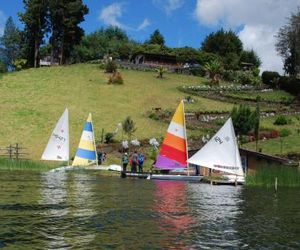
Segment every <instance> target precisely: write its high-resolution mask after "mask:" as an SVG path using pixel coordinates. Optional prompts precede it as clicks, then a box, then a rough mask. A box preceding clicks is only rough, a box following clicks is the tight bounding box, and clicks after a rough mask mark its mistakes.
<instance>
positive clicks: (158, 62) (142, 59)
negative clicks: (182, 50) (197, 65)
mask: <svg viewBox="0 0 300 250" xmlns="http://www.w3.org/2000/svg"><path fill="white" fill-rule="evenodd" d="M130 62H131V63H133V64H136V65H141V66H145V67H150V68H157V67H159V66H163V67H164V68H166V69H168V70H170V71H178V70H181V69H182V68H183V67H182V65H180V64H179V63H178V62H177V58H176V56H173V55H163V54H156V53H146V52H144V53H137V54H135V55H133V56H132V58H131V60H130Z"/></svg>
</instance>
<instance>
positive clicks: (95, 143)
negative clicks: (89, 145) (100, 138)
mask: <svg viewBox="0 0 300 250" xmlns="http://www.w3.org/2000/svg"><path fill="white" fill-rule="evenodd" d="M91 124H92V130H93V139H94V147H95V153H96V166H97V167H98V154H97V148H96V142H95V131H94V124H93V121H92V114H91Z"/></svg>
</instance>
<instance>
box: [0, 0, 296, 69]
mask: <svg viewBox="0 0 300 250" xmlns="http://www.w3.org/2000/svg"><path fill="white" fill-rule="evenodd" d="M83 1H84V3H85V4H86V5H87V6H88V8H89V14H88V15H86V16H85V21H84V22H83V23H82V24H81V27H82V28H83V29H84V30H85V32H86V33H90V32H93V31H95V30H97V29H99V28H101V27H107V26H109V25H114V26H118V27H120V28H122V29H124V30H125V31H126V32H127V34H128V35H129V36H130V38H132V39H134V40H137V41H140V42H143V41H145V40H146V39H148V38H149V36H150V34H151V33H152V32H153V31H154V30H155V29H159V30H160V32H161V33H162V34H163V36H164V37H165V41H166V45H167V46H171V47H182V46H191V47H194V48H200V47H201V43H202V41H203V40H204V39H205V37H206V36H207V35H208V34H209V33H211V32H215V31H217V30H219V29H220V28H224V29H225V30H229V29H231V30H233V31H235V32H236V34H237V35H238V36H239V38H240V39H241V40H242V42H243V44H244V49H254V50H255V51H256V52H257V54H258V55H259V57H260V58H261V60H262V66H261V70H275V71H279V72H281V73H282V60H281V58H280V57H279V56H278V55H277V53H276V51H275V46H274V44H275V41H276V38H275V36H274V35H275V34H276V33H277V31H278V29H279V28H280V27H281V26H283V25H284V24H285V23H286V22H287V17H289V16H290V15H291V13H292V12H296V10H297V7H300V0H120V1H119V0H83ZM22 2H23V1H22V0H0V34H2V33H3V28H4V25H5V21H6V19H7V18H8V17H9V16H12V17H13V19H14V22H15V23H16V24H17V26H19V27H20V28H22V24H21V23H20V21H19V20H18V15H17V13H18V12H22V11H23V3H22Z"/></svg>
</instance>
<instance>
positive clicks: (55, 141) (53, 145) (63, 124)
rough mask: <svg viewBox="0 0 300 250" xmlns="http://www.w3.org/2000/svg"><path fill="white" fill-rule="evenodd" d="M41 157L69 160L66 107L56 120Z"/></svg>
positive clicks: (51, 159) (50, 159) (49, 159)
mask: <svg viewBox="0 0 300 250" xmlns="http://www.w3.org/2000/svg"><path fill="white" fill-rule="evenodd" d="M41 159H42V160H48V161H69V112H68V109H66V110H65V111H64V113H63V114H62V116H61V117H60V119H59V120H58V122H57V124H56V126H55V128H54V130H53V132H52V134H51V136H50V138H49V141H48V144H47V146H46V148H45V151H44V153H43V155H42V158H41Z"/></svg>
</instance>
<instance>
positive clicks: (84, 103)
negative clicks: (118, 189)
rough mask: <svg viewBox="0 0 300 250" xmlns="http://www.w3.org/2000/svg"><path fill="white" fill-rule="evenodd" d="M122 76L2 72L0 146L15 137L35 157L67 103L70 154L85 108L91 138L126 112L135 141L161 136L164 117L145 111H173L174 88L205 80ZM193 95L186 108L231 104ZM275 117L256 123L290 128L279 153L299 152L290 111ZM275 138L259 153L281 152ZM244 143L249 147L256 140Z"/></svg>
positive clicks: (94, 69) (66, 70) (80, 68)
mask: <svg viewBox="0 0 300 250" xmlns="http://www.w3.org/2000/svg"><path fill="white" fill-rule="evenodd" d="M122 75H123V78H124V81H125V84H124V85H108V84H107V80H108V75H107V74H105V73H104V72H103V70H100V69H99V68H98V66H97V65H93V64H77V65H71V66H64V67H51V68H39V69H28V70H24V71H21V72H13V73H8V74H5V75H3V76H2V78H1V79H0V115H1V119H0V126H1V130H0V147H6V146H7V145H9V144H14V143H16V142H18V143H20V144H21V145H22V146H24V147H26V148H27V152H28V153H29V156H28V158H31V159H34V160H37V159H40V156H41V154H42V152H43V150H44V148H45V145H46V144H47V141H48V138H49V136H50V134H51V132H52V130H53V128H54V126H55V124H56V122H57V121H58V119H59V117H60V116H61V114H62V112H63V111H64V109H65V107H68V108H69V114H70V143H71V150H70V153H71V156H73V155H74V154H75V150H76V148H77V145H78V142H79V138H80V135H81V132H82V128H83V125H84V122H85V120H86V118H87V116H88V113H89V112H91V113H92V115H93V122H94V128H95V134H96V139H97V138H98V139H99V138H100V136H101V131H102V129H104V130H105V133H106V132H113V131H114V130H115V129H116V127H117V125H118V123H120V122H122V121H123V120H124V119H125V118H126V117H127V116H131V117H132V119H133V120H134V122H135V123H136V127H137V131H136V132H135V137H136V138H138V139H139V140H141V139H145V138H151V137H156V138H161V137H162V136H164V134H165V132H166V129H167V126H168V122H167V121H166V120H168V119H166V120H165V122H162V121H155V120H153V119H150V118H148V115H149V112H150V111H151V110H152V109H153V108H158V107H159V108H162V109H163V110H165V109H167V110H169V111H171V112H173V111H174V110H175V108H176V107H177V105H178V103H179V101H180V100H181V99H182V98H184V97H186V96H188V95H189V94H186V93H183V92H182V91H179V90H178V87H179V86H183V85H185V86H191V85H198V84H202V83H204V82H205V81H207V80H206V79H203V78H200V77H194V76H187V75H181V74H165V78H164V79H158V78H156V73H155V72H141V71H129V70H123V71H122ZM278 94H280V96H282V95H283V94H282V93H280V92H278V91H277V92H274V93H273V94H272V95H278ZM284 94H285V93H284ZM285 95H286V94H285ZM284 97H285V96H284ZM272 98H273V97H272ZM193 99H194V100H195V103H192V104H187V105H186V109H187V112H189V111H230V110H231V109H232V107H233V105H234V104H233V103H230V102H226V101H217V100H214V99H208V98H203V97H200V96H197V95H193ZM237 103H238V102H237ZM254 105H255V103H254ZM253 107H254V106H253ZM263 108H264V107H262V109H263ZM275 119H276V117H272V118H264V119H262V120H261V127H262V128H264V129H266V128H268V129H276V130H280V129H281V128H288V129H290V131H291V132H292V134H291V135H290V136H288V137H287V138H285V139H284V142H283V152H282V153H288V152H296V153H297V152H298V153H299V152H300V145H299V139H300V137H299V136H300V135H299V133H298V128H299V120H297V119H296V117H295V116H291V117H290V120H291V123H290V125H285V126H283V127H282V126H276V125H274V124H273V122H274V120H275ZM187 122H188V123H189V121H187ZM189 124H190V123H189ZM189 124H188V125H189ZM215 124H216V122H215ZM217 124H218V123H217ZM208 125H210V124H208ZM218 126H219V124H218V125H217V126H216V125H215V127H216V128H217V127H218ZM205 133H207V132H206V130H205V128H204V127H201V126H200V127H199V126H198V127H197V129H191V130H189V131H188V137H189V138H191V137H195V136H196V137H201V136H202V135H203V134H205ZM121 137H122V135H121V132H119V133H118V134H117V139H118V140H121ZM280 143H281V142H280V140H279V139H272V140H267V141H260V142H259V147H260V148H262V149H263V152H268V153H271V154H272V153H273V154H278V153H281V152H280ZM244 146H245V147H247V148H251V149H254V148H255V143H253V142H252V143H248V144H246V145H244Z"/></svg>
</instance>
